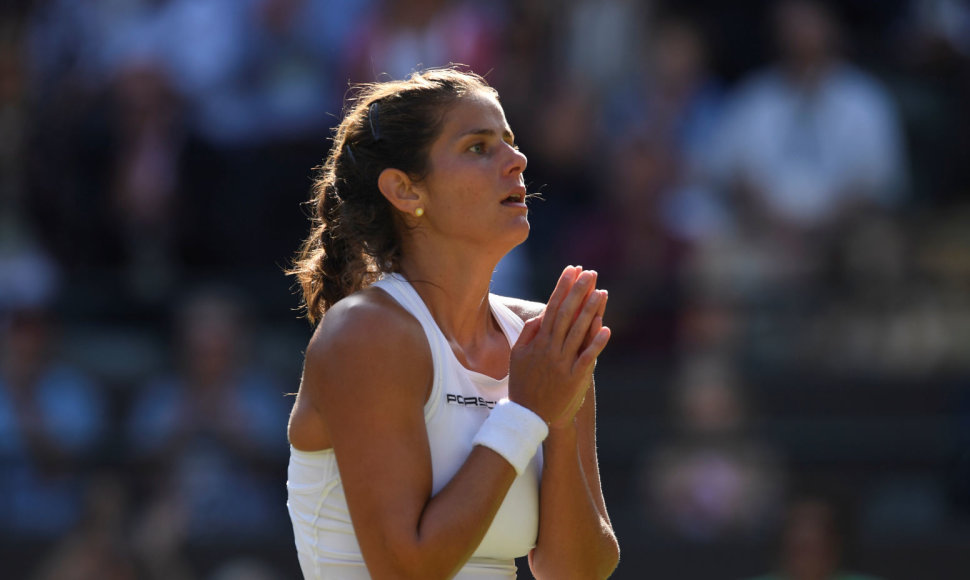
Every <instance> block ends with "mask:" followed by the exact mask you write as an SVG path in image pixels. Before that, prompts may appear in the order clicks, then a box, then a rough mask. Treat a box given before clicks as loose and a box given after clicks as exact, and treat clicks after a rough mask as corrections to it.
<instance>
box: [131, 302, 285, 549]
mask: <svg viewBox="0 0 970 580" xmlns="http://www.w3.org/2000/svg"><path fill="white" fill-rule="evenodd" d="M177 323H178V333H177V334H176V336H175V337H174V342H175V345H176V347H177V349H178V351H179V361H178V366H177V368H176V369H174V371H173V373H172V374H171V375H170V376H162V377H158V378H156V379H153V380H151V381H149V382H148V384H146V385H145V386H144V387H143V388H142V389H140V390H139V391H138V392H137V393H136V394H135V397H134V400H133V401H132V405H131V412H130V415H129V416H128V421H127V429H126V434H127V440H128V442H129V443H130V445H131V453H132V459H133V460H134V462H135V464H136V465H139V466H141V467H142V469H141V470H140V471H139V473H140V474H141V476H142V478H141V479H142V481H140V483H141V484H143V485H147V486H148V489H147V490H146V491H147V492H148V494H149V495H148V496H147V497H148V498H149V499H148V505H147V507H146V508H145V509H146V512H145V513H147V514H148V516H147V517H148V519H149V520H151V519H152V518H153V517H157V518H161V519H162V520H164V522H165V523H164V525H159V526H158V527H160V528H163V529H167V530H169V533H170V534H171V535H172V536H174V538H175V539H173V540H172V542H173V543H178V541H180V540H184V541H187V542H191V543H193V544H207V543H208V544H213V543H214V544H219V543H229V544H232V543H234V542H243V541H247V540H248V541H253V540H256V539H268V538H273V537H275V536H276V535H277V534H280V533H284V532H285V530H286V519H285V516H286V513H285V510H284V511H281V510H280V509H279V506H280V502H281V501H285V499H281V497H282V496H280V490H281V488H280V486H279V481H278V477H279V469H282V465H285V449H286V439H285V425H286V416H287V412H288V410H289V409H288V404H287V401H286V399H285V398H284V396H283V394H284V390H283V388H281V386H280V385H279V384H278V382H277V381H276V379H275V378H274V377H273V376H272V375H271V374H269V373H268V372H266V371H265V370H262V369H260V367H259V365H258V364H257V362H256V361H255V360H254V359H253V358H252V353H251V352H249V351H248V347H249V346H250V345H249V344H248V340H249V337H250V333H251V330H250V328H249V326H248V321H247V312H246V311H245V310H244V302H242V301H241V300H240V299H239V298H237V297H236V296H235V295H234V294H233V293H229V292H226V291H222V290H206V291H200V292H199V293H197V294H195V295H193V296H192V297H191V298H190V299H189V300H188V301H187V302H186V303H185V304H184V305H183V306H182V308H181V309H180V311H179V314H178V319H177ZM152 514H154V516H153V515H152ZM152 533H154V531H153V532H152ZM158 535H161V536H164V535H165V534H158Z"/></svg>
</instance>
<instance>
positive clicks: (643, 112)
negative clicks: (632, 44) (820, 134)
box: [604, 16, 726, 239]
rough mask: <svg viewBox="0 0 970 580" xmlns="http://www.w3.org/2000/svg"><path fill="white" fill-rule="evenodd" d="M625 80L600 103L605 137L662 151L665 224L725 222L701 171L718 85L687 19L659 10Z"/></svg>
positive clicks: (680, 229) (699, 228) (693, 230)
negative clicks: (645, 142)
mask: <svg viewBox="0 0 970 580" xmlns="http://www.w3.org/2000/svg"><path fill="white" fill-rule="evenodd" d="M648 38H649V41H648V42H646V46H645V47H644V50H643V52H642V55H643V57H642V58H641V59H640V61H639V63H638V65H637V66H636V67H634V68H633V69H632V70H633V74H632V75H630V80H629V81H627V82H624V83H618V84H617V85H616V86H618V87H619V88H618V90H614V91H613V95H612V96H611V98H609V100H608V101H607V102H606V111H605V113H604V116H605V120H606V122H605V127H604V128H605V130H606V131H607V132H608V138H615V137H614V136H616V135H621V136H626V137H628V138H632V137H633V136H634V135H636V136H639V137H640V138H643V139H650V140H652V141H654V142H656V143H658V146H659V147H661V148H663V149H665V150H667V151H668V152H669V154H670V155H671V156H672V159H671V161H670V163H671V165H672V167H671V170H672V171H673V175H672V176H671V179H670V184H669V185H670V191H669V192H668V194H667V195H666V197H665V199H664V200H663V202H662V207H661V211H662V212H663V218H664V222H665V224H666V227H668V228H669V229H671V231H672V232H674V233H675V234H676V235H678V236H680V237H683V238H685V239H696V238H703V237H707V236H710V235H712V234H714V233H716V232H718V231H719V230H721V229H723V228H724V227H725V224H724V223H723V222H724V221H725V219H726V218H725V215H724V213H725V208H723V207H721V205H720V204H719V202H718V200H717V199H715V198H714V196H713V195H712V192H711V191H710V184H709V183H707V180H708V176H707V175H705V173H706V171H707V166H708V164H709V161H710V159H709V158H710V155H711V152H710V148H711V141H712V137H713V135H714V130H715V128H716V127H717V124H718V123H719V121H720V115H721V110H722V100H723V96H722V90H721V87H720V85H719V83H718V82H717V81H716V80H715V78H714V76H713V74H712V73H711V72H710V70H709V68H708V55H707V46H706V39H705V37H704V35H703V33H702V31H701V30H700V29H699V27H698V25H697V24H696V23H694V22H693V21H691V20H689V19H687V18H685V17H678V16H666V17H663V18H661V19H659V20H657V22H656V23H655V25H654V27H653V29H652V31H651V33H650V34H649V35H648Z"/></svg>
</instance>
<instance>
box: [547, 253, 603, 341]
mask: <svg viewBox="0 0 970 580" xmlns="http://www.w3.org/2000/svg"><path fill="white" fill-rule="evenodd" d="M595 287H596V272H594V271H592V270H588V271H586V272H582V273H580V274H579V276H578V277H577V278H576V282H575V283H574V284H573V286H572V288H570V290H569V294H567V295H566V298H565V299H564V300H563V301H562V303H561V304H560V305H559V309H558V310H557V311H556V314H555V316H554V318H553V323H552V328H551V329H550V332H551V338H552V340H553V342H554V343H557V344H563V345H564V341H565V339H566V335H567V334H568V333H569V330H570V329H571V328H572V327H573V326H575V323H576V317H577V315H579V313H580V311H581V309H582V308H583V305H584V304H585V303H586V301H587V299H588V298H589V295H590V292H592V291H593V289H594V288H595ZM587 324H588V322H587ZM586 328H587V327H586V326H584V327H583V328H582V335H585V334H586ZM582 335H580V336H582ZM564 346H565V345H564Z"/></svg>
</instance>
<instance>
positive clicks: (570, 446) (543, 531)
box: [529, 386, 620, 580]
mask: <svg viewBox="0 0 970 580" xmlns="http://www.w3.org/2000/svg"><path fill="white" fill-rule="evenodd" d="M595 401H596V395H595V391H594V388H593V387H592V386H591V388H590V390H589V394H588V395H587V397H586V400H585V401H584V402H583V406H582V407H581V408H580V410H579V412H578V413H577V414H576V418H575V421H574V422H572V423H571V424H569V425H567V426H565V427H560V428H556V429H550V432H549V438H548V439H546V442H545V443H544V444H543V469H542V485H541V488H540V492H539V501H540V511H539V539H538V542H537V543H536V548H535V550H533V552H532V553H531V554H530V557H529V564H530V565H531V567H532V572H533V574H534V575H535V576H536V578H539V579H547V578H554V579H559V578H563V579H568V578H577V579H583V580H589V579H595V578H606V577H608V576H609V575H610V574H611V573H612V572H613V570H614V569H615V568H616V565H617V563H618V562H619V558H620V547H619V544H618V543H617V540H616V536H615V535H614V534H613V527H612V524H611V523H610V518H609V515H607V512H606V502H605V500H604V499H603V490H602V487H601V486H600V477H599V466H598V462H597V457H596V402H595Z"/></svg>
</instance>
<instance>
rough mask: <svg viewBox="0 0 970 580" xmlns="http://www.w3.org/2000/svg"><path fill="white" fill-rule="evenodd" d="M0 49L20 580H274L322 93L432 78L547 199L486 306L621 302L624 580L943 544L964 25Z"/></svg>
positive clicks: (242, 36)
mask: <svg viewBox="0 0 970 580" xmlns="http://www.w3.org/2000/svg"><path fill="white" fill-rule="evenodd" d="M0 15H2V18H3V20H2V23H0V560H3V561H4V563H5V564H4V565H5V566H7V567H11V566H12V569H13V572H12V574H13V576H12V577H18V578H19V577H23V578H32V579H33V578H36V579H51V580H53V579H67V580H70V579H78V580H80V579H87V578H105V579H114V580H126V579H129V578H148V579H166V580H169V579H172V580H180V579H218V580H221V579H229V578H232V579H253V580H274V579H279V578H287V577H294V576H295V575H296V574H297V572H296V571H297V566H296V558H295V550H294V548H293V544H292V533H291V531H290V529H289V523H288V520H287V519H286V511H285V507H284V502H285V488H284V485H283V484H284V479H285V465H286V460H287V453H288V449H287V443H286V433H285V426H286V418H287V413H288V410H289V407H290V405H291V404H292V398H291V397H290V396H288V394H290V393H292V392H294V391H296V389H297V386H298V381H299V371H300V364H301V362H302V361H301V353H302V349H303V347H304V345H305V342H306V339H307V338H308V336H309V333H310V331H311V329H310V327H309V326H308V325H307V324H306V323H305V322H304V321H301V320H299V312H298V310H297V306H298V304H299V300H298V297H297V296H296V294H295V293H294V287H293V285H292V281H290V280H287V279H286V276H285V275H284V274H283V270H284V268H285V267H286V266H287V265H288V262H289V260H290V259H291V258H292V257H293V256H294V254H295V251H296V249H297V247H298V245H299V242H300V241H301V239H302V238H303V237H304V236H305V234H306V232H307V229H308V222H307V209H306V207H305V206H304V203H303V202H305V201H306V199H307V197H308V192H309V185H310V180H311V177H312V170H313V168H314V167H315V166H316V165H318V164H320V163H321V161H322V159H323V157H324V156H325V154H326V152H327V149H328V146H329V141H328V138H329V136H330V130H331V128H332V127H333V126H334V125H335V124H336V122H337V121H338V119H339V117H340V111H341V107H342V102H343V98H344V96H345V94H346V91H347V89H348V86H349V83H352V82H360V81H374V80H380V79H384V78H402V77H404V76H406V75H407V74H408V73H409V72H411V71H413V70H415V69H418V68H423V67H430V66H442V65H447V64H449V63H462V64H464V65H467V66H468V67H469V68H470V69H471V70H474V71H475V72H478V73H480V74H483V75H485V76H486V78H487V79H488V81H489V82H490V83H491V84H492V85H493V86H494V87H496V88H497V89H498V91H499V93H500V96H501V100H502V103H503V105H504V107H505V110H506V114H507V117H508V119H509V122H510V124H511V126H512V128H513V130H514V131H515V133H516V139H517V141H518V143H519V145H520V146H521V148H522V149H523V151H524V152H525V153H526V155H527V156H528V158H529V165H528V169H527V171H526V180H527V182H528V185H529V188H530V191H535V192H538V193H540V194H541V199H540V200H537V201H535V202H534V204H533V211H532V213H531V223H532V226H533V229H532V235H531V236H530V239H529V241H528V242H527V243H526V244H524V245H523V246H521V247H520V248H517V249H516V250H515V251H514V252H512V253H511V254H510V255H509V256H508V257H507V258H506V259H505V260H504V261H503V262H502V263H501V264H500V267H499V269H498V270H497V271H496V275H495V279H494V289H495V291H496V292H501V293H507V294H512V295H517V296H521V297H524V298H531V299H536V300H542V299H543V298H544V297H545V296H546V295H547V294H548V292H549V291H550V290H551V285H552V283H553V282H554V280H555V278H556V275H557V274H558V272H559V271H560V270H561V268H562V267H563V266H564V265H566V264H581V265H583V266H584V267H586V268H593V269H596V270H597V271H598V272H599V273H600V280H601V282H602V286H603V287H606V288H608V289H609V290H610V296H611V300H610V307H609V313H608V317H609V320H608V321H607V323H608V324H609V326H611V328H612V329H613V331H614V339H613V342H612V344H611V346H610V348H609V349H608V351H607V353H604V356H603V357H602V360H601V362H600V367H599V369H600V371H599V378H598V383H599V384H598V391H599V396H600V400H601V403H600V413H599V417H600V419H599V421H600V425H601V426H600V431H599V433H600V447H601V450H600V454H601V462H602V464H603V478H604V489H605V492H606V497H607V502H608V504H609V505H610V507H611V511H612V512H614V513H616V514H617V515H616V525H617V531H618V536H619V538H620V541H621V546H622V548H623V550H624V556H623V558H624V562H623V563H621V566H620V568H619V570H618V571H617V577H619V578H640V577H645V574H646V570H648V567H649V566H650V565H651V560H650V558H651V557H656V558H659V557H667V558H668V559H671V555H670V554H669V553H666V554H665V553H661V552H651V551H650V549H649V548H650V546H653V545H656V544H661V545H666V544H669V543H670V542H674V543H678V544H677V545H681V546H695V547H696V546H700V547H706V548H709V549H714V547H716V546H722V545H724V544H725V542H728V543H731V545H733V546H737V545H741V546H748V547H753V548H751V550H749V551H748V552H745V550H744V549H740V550H737V551H734V552H732V553H733V555H732V556H730V557H729V558H727V559H726V560H724V561H726V562H729V567H728V568H726V569H722V572H724V573H729V572H727V570H736V571H737V572H736V574H738V575H744V574H747V575H749V576H755V575H757V574H763V573H768V572H769V571H771V570H776V571H777V572H778V573H779V574H781V573H784V574H788V576H787V577H789V578H801V577H820V576H818V574H820V573H821V572H820V571H819V569H818V567H819V566H820V565H821V566H823V567H824V566H828V567H830V568H831V570H836V569H837V568H838V567H839V566H840V561H839V558H840V556H839V554H840V553H841V552H839V551H838V549H837V548H836V547H834V546H835V542H836V541H843V540H844V541H846V542H855V543H858V544H861V545H862V546H863V548H865V547H866V546H868V547H869V549H870V552H869V553H870V554H874V555H873V556H871V557H870V558H869V559H868V560H867V559H866V558H864V557H863V558H862V559H861V560H860V562H861V563H862V565H864V566H865V565H869V566H870V567H873V563H874V562H875V563H877V565H875V566H874V569H875V571H876V572H877V573H879V574H882V575H885V576H886V577H888V578H895V577H901V578H902V577H912V576H906V575H905V574H903V575H900V576H893V575H892V574H890V573H889V572H887V569H886V568H883V569H879V566H878V562H879V561H880V559H881V558H883V556H884V555H885V554H886V553H888V551H891V548H892V547H893V546H898V545H900V542H902V543H903V544H904V545H908V546H922V547H924V548H925V547H926V546H929V547H930V548H933V547H941V546H942V547H945V546H949V545H954V544H956V545H964V546H965V545H966V544H967V542H970V451H968V450H970V105H968V103H970V3H968V2H966V1H963V0H890V1H884V2H878V3H875V2H870V1H867V0H843V1H841V2H834V1H821V0H777V1H770V0H747V1H743V2H732V3H727V4H725V3H718V2H713V1H709V0H691V1H680V2H672V1H663V0H642V1H636V0H568V1H556V0H528V1H514V0H500V1H494V2H471V1H462V0H413V1H408V2H405V1H394V0H330V1H315V0H89V1H86V2H77V1H74V0H34V1H32V2H12V3H9V4H5V5H4V7H3V8H2V9H0ZM843 517H844V518H846V519H848V520H851V521H852V522H853V524H854V525H853V526H852V527H851V530H847V529H846V530H843V529H840V530H838V533H836V532H835V531H833V530H835V528H836V526H835V524H834V522H836V521H842V519H841V518H843ZM783 530H787V531H785V532H784V534H783ZM830 532H831V533H830ZM812 534H815V535H812ZM780 536H783V537H784V540H783V541H782V542H781V544H782V545H778V542H776V540H775V538H776V537H780ZM739 542H740V544H738V543H739ZM880 542H882V544H880ZM880 545H882V546H890V548H887V549H885V550H883V551H882V552H880V551H879V549H878V546H880ZM872 546H876V548H872ZM941 549H942V548H941ZM812 550H816V551H815V552H812ZM863 552H864V550H863ZM711 553H713V552H711ZM959 553H963V556H962V560H961V559H960V558H961V556H959ZM746 554H747V556H746ZM806 554H809V555H808V556H806ZM811 554H815V555H816V556H812V555H811ZM818 554H824V557H823V556H819V555H818ZM927 554H929V555H927V556H926V557H927V558H933V559H934V565H938V566H942V568H940V569H941V570H953V569H956V567H957V566H960V565H964V566H970V559H968V557H967V556H966V550H965V549H964V550H962V551H960V550H954V551H951V552H946V551H942V552H933V551H932V549H930V551H929V552H927ZM948 558H949V560H948ZM886 561H888V560H886ZM852 564H853V562H851V561H850V562H848V563H847V564H846V565H850V566H851V565H852ZM813 565H814V568H813ZM730 566H733V568H730ZM806 566H807V568H806ZM886 566H889V564H886ZM947 566H950V568H947ZM965 569H966V568H964V570H965ZM806 570H807V571H806ZM888 570H892V568H888ZM731 573H734V572H731ZM680 577H685V578H686V577H688V576H686V575H685V576H680ZM707 577H712V576H707ZM772 577H774V576H772ZM833 577H834V576H833ZM939 577H944V576H939Z"/></svg>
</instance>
